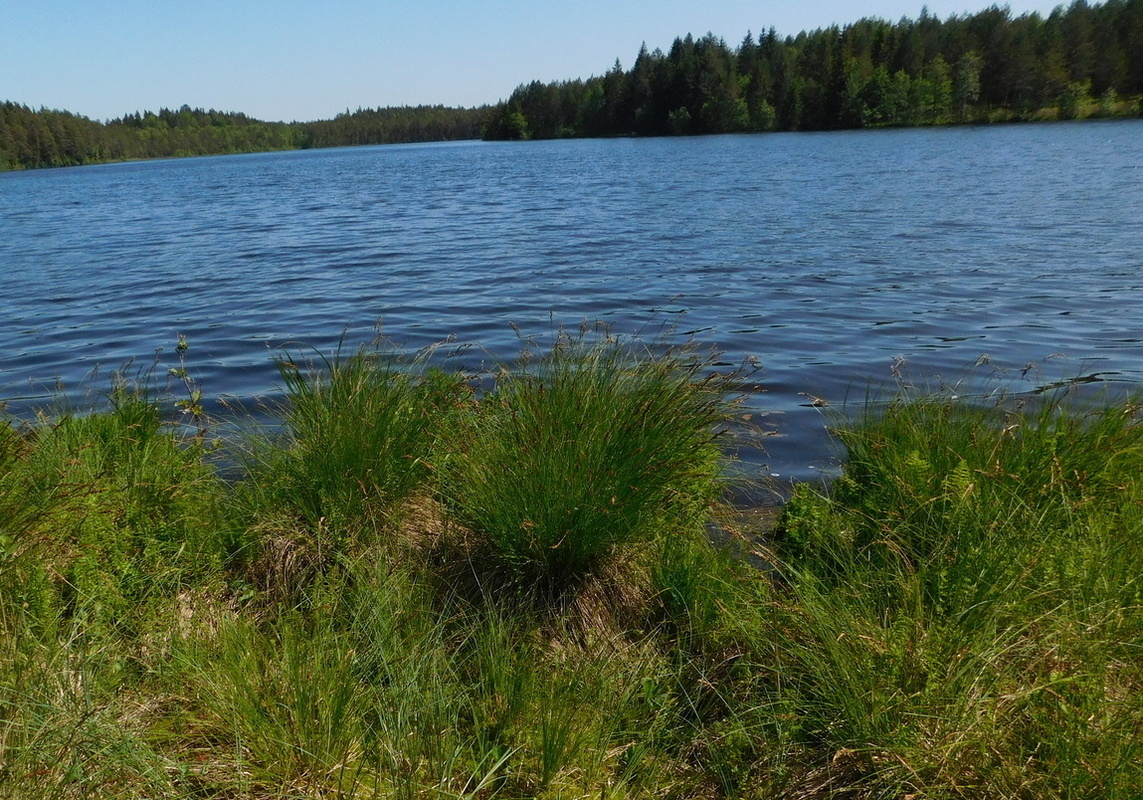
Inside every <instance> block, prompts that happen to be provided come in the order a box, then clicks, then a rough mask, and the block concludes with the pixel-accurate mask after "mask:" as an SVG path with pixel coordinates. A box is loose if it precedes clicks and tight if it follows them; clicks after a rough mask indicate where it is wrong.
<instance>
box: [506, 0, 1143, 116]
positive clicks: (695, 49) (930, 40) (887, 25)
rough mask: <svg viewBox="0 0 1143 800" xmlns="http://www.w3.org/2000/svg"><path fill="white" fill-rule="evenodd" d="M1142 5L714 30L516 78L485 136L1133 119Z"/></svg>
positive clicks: (1141, 52)
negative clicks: (794, 31)
mask: <svg viewBox="0 0 1143 800" xmlns="http://www.w3.org/2000/svg"><path fill="white" fill-rule="evenodd" d="M1140 95H1143V0H1107V2H1105V3H1102V4H1100V5H1089V4H1088V3H1087V2H1085V0H1074V2H1072V4H1071V5H1070V6H1068V7H1066V8H1064V7H1063V6H1061V7H1058V8H1057V9H1056V10H1055V11H1053V12H1052V13H1051V14H1050V15H1049V16H1048V17H1046V18H1045V17H1042V16H1040V15H1039V14H1036V13H1032V14H1024V15H1021V16H1019V17H1015V18H1014V17H1013V16H1012V14H1011V12H1010V11H1009V9H1008V8H1007V6H1005V7H999V6H995V5H994V6H991V7H990V8H987V9H985V10H983V11H981V12H979V13H976V14H971V15H968V14H966V15H960V16H952V17H950V18H949V19H947V20H944V21H942V20H940V19H938V18H937V17H934V16H932V15H931V14H929V12H928V11H927V10H922V12H921V15H920V18H919V19H916V20H912V19H908V18H902V19H901V20H900V21H899V22H896V23H892V22H887V21H885V20H881V19H871V18H867V19H862V20H860V21H858V22H855V23H853V24H851V25H847V26H845V27H844V28H842V27H838V26H832V27H829V28H822V29H819V30H815V31H812V32H802V33H800V34H798V35H797V36H787V37H784V38H783V37H781V36H779V35H778V34H777V32H776V31H774V29H773V28H771V29H769V30H767V31H764V32H762V33H761V34H760V35H759V36H758V37H757V38H755V37H754V36H753V35H752V34H749V33H748V34H747V35H746V37H745V38H744V39H743V40H742V42H741V43H740V44H739V45H738V46H737V47H732V46H730V45H728V44H727V43H726V41H725V40H723V39H722V38H719V37H717V36H715V35H714V34H711V33H708V34H706V35H705V36H702V37H701V38H697V39H696V38H694V37H692V36H691V35H690V34H688V35H687V36H685V37H682V38H677V39H675V41H674V43H673V44H672V45H671V47H670V49H669V51H668V52H666V53H664V52H663V51H661V50H654V51H652V52H648V51H647V47H646V45H644V46H643V47H642V48H640V50H639V52H638V54H637V55H636V57H635V61H634V64H633V65H632V67H631V69H629V70H624V69H623V67H622V66H621V64H620V63H619V62H618V61H617V62H616V63H615V65H614V66H613V67H612V68H611V69H609V70H608V71H607V72H606V73H604V74H603V75H602V76H598V77H592V78H588V79H586V80H569V81H562V82H555V83H547V84H545V83H541V82H539V81H533V82H532V83H529V84H525V85H521V86H520V87H519V88H517V89H516V91H514V92H513V93H512V95H511V96H510V97H509V98H508V100H507V101H505V102H503V103H501V104H499V105H498V106H496V107H495V108H493V109H492V111H491V113H490V114H489V118H488V121H487V124H486V126H485V130H484V135H485V137H486V138H489V139H520V138H554V137H563V136H617V135H632V134H633V135H665V134H703V133H732V132H738V131H770V130H787V131H795V130H831V129H839V128H862V127H874V126H885V125H932V124H945V123H955V122H977V121H990V120H1016V119H1060V118H1063V119H1066V118H1074V117H1077V116H1090V115H1097V114H1101V115H1108V116H1109V115H1113V114H1115V115H1123V114H1138V113H1140Z"/></svg>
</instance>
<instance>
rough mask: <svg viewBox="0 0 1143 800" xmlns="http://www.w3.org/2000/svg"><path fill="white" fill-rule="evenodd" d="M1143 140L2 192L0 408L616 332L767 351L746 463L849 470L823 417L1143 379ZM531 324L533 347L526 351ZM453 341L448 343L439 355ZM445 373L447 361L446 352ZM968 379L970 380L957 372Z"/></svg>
mask: <svg viewBox="0 0 1143 800" xmlns="http://www.w3.org/2000/svg"><path fill="white" fill-rule="evenodd" d="M1141 243H1143V120H1130V121H1114V122H1081V123H1059V124H1037V125H1022V126H1016V125H1012V126H994V127H957V128H940V129H925V130H918V129H914V130H885V131H858V132H842V133H821V134H809V133H800V134H763V135H741V136H723V137H700V138H668V139H611V140H574V141H553V142H500V143H484V142H461V143H449V144H434V145H400V146H379V147H365V148H348V149H337V150H314V151H303V152H289V153H270V154H257V155H243V156H223V157H213V158H195V159H183V160H167V161H152V162H138V163H129V164H113V165H101V166H92V167H81V168H71V169H62V170H48V171H39V172H26V173H7V174H0V268H2V270H3V275H4V292H3V296H2V297H0V399H6V400H7V401H8V404H9V409H10V411H12V412H15V413H17V414H21V415H26V414H27V413H29V412H30V410H31V409H32V408H33V407H35V406H37V405H43V404H44V403H45V402H47V401H48V400H49V399H50V398H51V397H52V396H54V395H59V394H62V395H63V396H64V397H66V398H68V399H70V400H73V401H77V402H79V401H82V400H83V399H84V398H85V397H90V396H91V395H92V394H93V393H97V392H99V391H102V390H105V389H106V388H107V385H108V377H107V376H108V374H109V373H110V372H111V371H112V370H114V369H116V368H119V367H121V366H122V365H123V363H124V362H126V361H128V360H130V359H133V360H134V366H133V367H132V369H136V370H137V369H140V368H144V367H146V366H148V365H150V364H151V363H152V362H153V361H155V359H156V350H157V349H158V348H163V351H162V352H161V353H160V354H159V355H158V356H157V358H158V360H159V364H160V368H161V369H160V372H159V373H158V374H160V375H162V374H164V373H165V371H166V367H167V366H170V365H171V364H173V363H175V354H174V344H175V342H176V337H177V335H179V334H182V335H184V336H186V337H187V339H188V340H189V342H190V346H191V349H190V350H189V352H188V353H187V365H188V366H189V368H190V369H191V371H192V373H193V374H194V375H195V376H196V377H197V378H198V379H199V380H200V381H201V383H202V387H203V390H204V392H205V393H206V395H207V396H208V397H211V398H214V399H218V398H228V397H229V398H236V399H238V400H249V399H251V398H256V397H265V396H269V397H273V396H274V394H275V392H276V385H277V373H276V370H275V368H274V365H273V362H272V357H273V355H274V354H275V353H278V352H280V348H282V347H285V346H290V347H293V348H294V349H295V350H298V349H301V348H316V349H317V350H318V351H326V352H328V351H329V350H331V349H332V348H334V347H336V346H337V343H338V341H339V340H340V339H341V338H342V337H344V339H345V341H346V343H347V344H346V346H347V347H353V346H355V345H356V344H357V343H360V342H364V341H367V340H369V339H370V338H371V337H372V336H373V335H374V327H375V325H376V324H378V323H380V327H381V331H382V332H383V334H384V335H385V336H386V337H388V338H389V339H390V340H392V341H393V342H396V343H399V344H401V345H404V346H405V347H408V348H411V349H416V348H420V347H424V346H427V345H431V344H434V343H438V342H442V341H445V340H451V341H452V342H454V344H455V345H465V344H469V345H472V346H471V347H468V348H463V347H462V348H461V349H460V352H458V353H453V355H452V357H451V360H450V362H449V363H454V364H459V365H461V366H464V367H465V368H470V369H474V368H478V367H480V366H481V365H484V366H488V365H491V364H494V363H495V362H496V361H498V360H503V359H511V358H513V357H514V356H515V355H516V354H517V353H519V351H520V349H521V347H522V346H523V345H524V340H523V339H522V338H521V336H522V337H524V339H534V340H535V341H536V343H537V345H538V346H540V347H542V346H544V344H545V343H550V342H551V340H552V337H553V336H554V334H555V332H556V331H557V330H558V329H559V328H560V327H561V326H565V327H570V328H573V329H574V328H577V327H578V326H579V325H580V324H581V323H583V322H585V321H586V322H594V321H597V320H598V321H602V322H604V323H607V324H608V325H609V326H610V327H611V329H612V331H614V332H616V333H619V334H624V335H632V334H638V335H641V336H642V337H644V338H646V339H655V338H656V337H658V336H660V335H667V334H666V332H667V331H670V332H671V333H670V334H669V336H671V337H673V338H674V340H680V339H683V338H686V337H688V336H694V337H697V339H698V340H699V341H701V342H702V343H703V344H704V345H705V346H710V347H714V348H716V349H717V350H718V351H719V352H721V354H722V357H721V360H722V361H724V362H726V363H728V364H735V365H737V364H740V363H743V362H744V361H747V360H756V361H757V363H758V364H759V365H760V367H761V369H760V370H758V371H757V372H755V373H754V374H753V375H751V376H749V378H748V379H746V380H745V381H744V383H743V389H744V390H745V391H747V392H748V394H747V396H746V400H745V402H746V407H745V408H744V410H743V413H744V414H751V415H752V422H753V423H757V425H758V427H759V432H760V433H763V434H766V435H765V436H764V437H762V440H761V443H762V444H763V445H764V447H765V451H764V452H763V453H760V454H757V455H753V456H750V455H748V456H747V460H748V461H750V462H751V463H757V464H759V465H761V466H763V467H765V468H766V469H768V470H769V471H770V472H772V473H775V474H777V475H779V476H781V477H782V478H794V479H801V480H805V479H812V478H814V477H815V476H817V475H820V474H823V473H828V472H830V470H831V469H833V467H834V466H835V465H836V461H837V458H838V452H837V450H836V448H835V447H834V446H833V445H832V443H831V441H830V439H829V437H828V435H827V433H826V429H825V425H826V423H827V422H828V420H829V418H828V412H829V409H828V408H827V409H823V408H821V407H820V406H815V405H814V403H815V399H816V398H821V399H822V400H823V401H826V402H828V403H830V406H831V407H832V408H837V407H838V406H839V404H842V403H844V402H845V401H846V400H847V399H848V400H849V401H850V402H851V403H859V402H861V401H863V400H864V398H865V397H866V396H867V395H868V394H869V393H870V392H871V391H875V390H876V391H882V392H885V391H890V390H892V388H893V387H894V385H895V383H896V381H897V378H896V377H895V375H896V374H901V375H903V376H904V377H905V378H906V379H908V380H911V381H912V382H914V383H916V384H918V385H924V386H928V387H938V386H941V385H948V384H954V385H957V386H959V387H961V389H963V391H964V392H966V393H968V392H982V391H989V390H992V389H995V388H996V387H997V386H998V385H1005V386H1007V387H1009V388H1011V389H1013V390H1032V389H1035V388H1036V387H1038V386H1044V385H1047V384H1050V383H1053V382H1055V381H1066V380H1071V379H1075V378H1081V379H1091V377H1092V376H1095V377H1096V378H1097V379H1099V380H1101V381H1107V382H1110V383H1105V384H1104V386H1111V387H1113V388H1114V387H1119V386H1130V385H1133V384H1135V383H1136V382H1138V381H1139V380H1140V379H1141V378H1143V346H1141V342H1143V302H1141V300H1140V298H1141V295H1140V288H1141V287H1143V247H1141ZM517 330H518V331H519V333H517ZM454 349H455V348H454V347H452V346H450V347H449V348H444V349H442V351H441V353H442V354H443V353H445V352H446V351H452V350H454ZM442 357H443V356H442ZM974 364H976V365H977V366H973V365H974Z"/></svg>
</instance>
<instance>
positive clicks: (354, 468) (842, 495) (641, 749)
mask: <svg viewBox="0 0 1143 800" xmlns="http://www.w3.org/2000/svg"><path fill="white" fill-rule="evenodd" d="M282 370H283V382H284V386H285V389H286V394H287V398H286V401H285V403H284V405H283V407H282V408H281V409H280V411H279V417H280V421H281V425H280V426H275V427H273V428H266V429H251V430H249V431H247V432H246V433H244V434H242V435H241V436H239V435H234V436H232V437H229V438H228V441H226V442H224V443H223V444H222V447H223V452H224V453H225V455H226V460H227V461H228V462H229V463H237V464H239V465H240V470H238V472H239V473H240V475H239V477H238V478H237V479H235V480H228V481H225V482H224V481H223V480H221V479H220V477H219V475H218V474H217V472H216V470H215V469H214V468H213V467H212V466H211V465H212V464H214V463H217V460H218V456H219V453H218V452H217V451H216V444H215V443H213V442H212V439H211V436H209V435H187V436H184V435H182V434H181V433H180V432H181V431H182V430H183V428H182V427H176V426H171V425H169V424H167V423H166V422H165V419H166V416H167V415H166V410H167V404H166V403H165V402H163V401H157V400H154V399H151V398H148V397H147V396H146V395H145V394H143V393H141V392H140V391H137V390H133V389H130V388H128V387H123V388H120V389H118V390H116V391H115V392H113V393H112V395H111V397H110V398H109V402H108V405H107V407H106V408H105V409H103V410H101V411H100V412H99V413H96V414H91V415H87V416H82V417H80V416H64V417H54V418H46V417H45V418H43V419H41V420H39V421H38V422H35V423H32V424H29V425H23V426H18V425H16V424H15V423H14V422H13V423H9V424H7V425H4V426H0V796H3V797H6V798H7V797H11V798H41V797H61V798H63V797H66V798H73V797H76V798H80V797H91V798H96V797H98V798H104V797H121V798H271V797H272V798H285V797H299V798H300V797H307V798H310V797H312V798H317V797H322V798H326V797H329V798H332V797H346V798H349V797H354V798H372V797H480V798H491V797H505V798H507V797H536V796H539V797H580V796H588V795H590V796H593V797H614V798H626V797H632V798H635V797H680V798H683V797H687V798H690V797H703V798H706V797H759V798H765V797H788V798H827V797H851V798H866V797H869V798H873V797H879V798H881V797H884V798H906V797H941V798H944V797H949V798H960V797H964V798H982V797H985V798H988V797H996V798H1001V797H1004V798H1010V797H1027V798H1052V797H1059V798H1063V797H1068V798H1074V797H1093V798H1095V797H1099V798H1131V797H1137V796H1138V787H1139V786H1140V785H1143V767H1141V766H1140V764H1141V763H1143V699H1141V698H1143V691H1141V689H1143V577H1141V570H1140V566H1139V565H1140V564H1141V563H1143V470H1141V469H1140V467H1141V466H1143V432H1141V430H1140V428H1139V426H1138V424H1137V414H1136V411H1137V409H1136V408H1134V407H1123V406H1122V405H1117V406H1115V407H1108V408H1106V409H1101V410H1097V411H1091V410H1074V411H1069V410H1068V409H1067V408H1066V407H1065V406H1064V404H1063V402H1062V398H1057V401H1047V402H1042V403H1038V404H1037V405H1036V406H1035V407H1030V406H1029V407H1021V406H1019V405H1018V404H1015V403H1002V404H999V405H995V406H990V407H987V408H981V407H974V406H969V405H963V404H958V403H955V402H953V401H945V400H939V399H901V400H899V401H897V402H895V403H893V404H891V405H890V406H889V407H888V409H887V410H886V409H882V410H881V411H880V412H879V413H878V414H876V415H874V414H872V413H870V414H869V415H867V416H864V417H859V418H855V419H851V420H849V421H847V422H845V423H843V424H841V425H840V426H839V429H838V436H839V437H840V439H841V441H842V442H843V443H844V445H845V447H846V449H847V452H848V460H847V462H846V466H845V471H844V475H843V476H842V477H841V478H840V479H839V480H838V481H837V482H836V484H835V486H834V487H833V489H832V490H831V492H830V493H829V494H828V495H827V494H825V493H823V492H821V491H818V490H814V489H812V488H810V487H807V486H801V487H798V488H797V489H796V491H795V493H794V497H793V499H792V500H791V502H790V503H789V505H788V506H787V508H786V510H785V513H784V515H783V518H782V521H781V524H780V526H779V529H778V531H777V532H776V534H775V538H774V541H773V542H772V547H770V548H768V549H767V551H766V552H765V553H763V554H762V555H763V556H764V557H765V558H766V560H767V561H768V562H769V563H770V564H772V565H773V569H772V570H771V571H765V572H764V571H760V570H759V569H757V568H756V567H752V566H750V565H748V564H747V563H746V562H745V560H743V559H741V558H737V557H731V556H730V555H729V554H728V553H727V552H725V551H724V550H722V549H719V548H716V547H715V546H713V545H711V544H710V541H711V537H710V535H709V528H710V526H711V525H718V524H721V525H726V524H729V523H726V522H725V520H726V519H729V518H730V517H729V515H727V514H725V513H723V512H724V511H725V510H724V509H721V508H720V499H721V498H722V497H723V496H724V494H725V490H726V486H725V480H726V479H725V477H724V476H725V475H727V474H728V472H729V470H728V466H729V465H727V464H726V463H724V457H723V455H722V450H721V448H720V440H719V436H718V430H719V429H720V426H721V425H723V424H724V423H725V422H726V421H727V419H728V417H729V415H730V414H731V411H732V408H731V407H730V406H729V405H728V403H727V401H726V394H725V390H726V388H727V387H726V383H725V381H724V380H722V379H720V378H719V377H717V376H712V375H711V374H710V370H709V368H708V366H707V364H706V363H705V362H703V361H702V360H701V359H695V358H693V357H692V356H691V355H690V354H687V353H679V352H675V353H667V354H660V355H652V354H651V353H649V352H646V351H641V350H636V349H633V348H630V347H623V346H620V345H617V344H615V343H613V342H608V341H605V340H585V339H564V340H562V341H561V342H560V344H559V345H557V347H556V348H555V349H554V350H553V351H552V352H550V353H548V354H546V355H545V356H543V357H541V358H536V359H532V360H530V361H527V362H524V363H521V364H518V365H515V366H513V367H509V368H505V369H504V370H502V371H501V373H500V375H499V376H498V377H497V379H496V382H495V386H494V387H492V388H490V389H488V390H487V391H485V392H483V393H480V394H477V393H475V392H474V391H473V390H472V389H471V388H470V387H469V385H468V384H467V383H466V382H465V381H464V380H463V379H462V378H461V377H460V376H456V375H451V374H446V373H443V372H440V371H437V370H434V369H432V368H431V367H430V366H428V365H426V364H421V363H417V362H415V361H414V362H412V363H410V362H408V361H407V360H399V359H391V358H384V357H381V356H378V355H376V354H370V353H362V354H358V355H355V356H352V357H346V358H333V359H330V360H329V361H325V362H322V361H319V363H318V365H317V366H316V367H310V366H308V365H305V364H300V363H296V362H288V361H284V362H283V363H282ZM195 391H197V389H196V390H195ZM184 407H185V403H184ZM192 427H193V426H192ZM192 433H194V432H193V431H192ZM720 520H722V522H720Z"/></svg>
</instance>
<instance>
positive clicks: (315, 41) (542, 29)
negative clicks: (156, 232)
mask: <svg viewBox="0 0 1143 800" xmlns="http://www.w3.org/2000/svg"><path fill="white" fill-rule="evenodd" d="M1057 4H1058V3H1055V2H1034V1H1032V0H1012V2H1010V3H1008V5H1009V7H1010V8H1011V10H1012V13H1013V15H1014V16H1018V15H1020V14H1023V13H1026V12H1030V11H1038V12H1040V13H1041V14H1045V15H1046V14H1048V13H1050V12H1051V10H1052V8H1054V7H1055V6H1056V5H1057ZM988 5H991V2H987V1H986V0H979V2H977V3H973V2H972V0H930V2H929V3H928V8H929V11H930V12H931V13H932V14H934V15H936V16H938V17H941V18H942V19H944V18H946V17H948V16H950V15H953V14H962V13H965V12H975V11H979V10H980V9H982V8H984V7H986V6H988ZM920 11H921V3H920V2H913V1H912V0H847V1H843V0H785V1H779V0H752V1H748V0H273V1H271V0H181V1H180V2H173V1H171V0H0V39H2V41H3V45H2V46H0V100H12V101H15V102H18V103H24V104H26V105H28V106H31V107H33V108H39V107H41V106H46V107H48V108H58V109H66V110H68V111H73V112H75V113H78V114H83V115H85V116H88V117H91V118H93V119H109V118H112V117H118V116H122V115H123V114H125V113H130V112H134V111H146V110H152V111H156V110H158V109H159V108H160V107H164V106H165V107H167V108H177V107H178V106H181V105H182V104H184V103H186V104H188V105H190V106H193V107H199V106H201V107H203V108H216V109H220V110H225V111H243V112H245V113H247V114H250V115H251V116H254V117H257V118H260V119H265V120H287V121H289V120H314V119H327V118H330V117H332V116H334V115H335V114H337V113H338V112H340V111H344V110H346V109H347V108H348V109H350V110H356V109H357V108H359V107H375V106H391V105H393V106H395V105H418V104H421V103H427V104H437V103H442V104H445V105H461V106H473V105H481V104H484V103H495V102H496V101H498V100H501V99H503V98H505V97H507V96H508V95H509V94H511V92H512V90H513V89H515V88H516V86H517V85H519V84H520V83H525V82H528V81H531V80H541V81H550V80H562V79H565V78H586V77H589V76H591V75H598V74H601V73H603V72H605V71H606V70H607V69H608V68H609V67H610V66H611V65H612V64H613V63H614V62H615V59H616V58H619V59H620V61H621V62H622V63H623V66H624V67H629V66H630V65H631V63H632V61H633V60H634V58H635V54H636V53H637V52H638V50H639V45H640V43H642V42H646V43H647V47H648V48H649V49H652V50H654V49H655V48H656V47H659V48H662V49H663V50H667V49H668V48H669V47H670V45H671V42H672V40H673V39H674V38H675V37H676V36H682V35H685V34H687V33H691V34H694V35H695V36H701V35H702V34H705V33H707V32H708V31H709V32H712V33H714V34H715V35H716V36H721V37H723V38H724V39H726V41H727V42H729V43H730V44H732V45H737V44H738V43H739V42H740V41H741V40H742V37H743V36H745V35H746V32H747V31H752V32H754V33H756V34H757V33H758V32H759V31H761V30H764V29H767V28H769V27H771V26H773V27H774V28H776V29H777V30H778V32H779V33H781V34H783V35H789V34H796V33H798V32H799V31H801V30H811V29H814V28H820V27H825V26H828V25H831V24H833V23H838V24H840V25H844V24H846V23H848V22H853V21H855V20H857V19H860V18H861V17H881V18H883V19H888V20H891V21H896V20H898V19H900V18H901V17H902V16H908V17H910V18H914V19H915V18H916V17H917V16H919V15H920Z"/></svg>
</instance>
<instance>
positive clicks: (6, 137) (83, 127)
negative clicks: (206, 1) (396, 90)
mask: <svg viewBox="0 0 1143 800" xmlns="http://www.w3.org/2000/svg"><path fill="white" fill-rule="evenodd" d="M486 115H487V109H484V108H473V109H464V108H446V107H445V106H417V107H404V108H378V109H358V110H357V111H355V112H349V111H346V112H345V113H344V114H339V115H338V116H337V117H335V118H334V119H331V120H322V121H318V122H305V123H300V122H289V123H286V122H262V121H261V120H256V119H252V118H250V117H248V116H246V115H245V114H239V113H231V112H223V111H215V110H214V109H211V110H209V111H204V110H203V109H201V108H190V107H189V106H185V105H184V106H183V107H182V108H180V109H178V110H175V111H172V110H170V109H166V108H164V109H160V110H159V112H158V113H157V114H156V113H152V112H149V111H148V112H146V113H139V112H136V113H133V114H126V115H124V116H122V117H120V118H119V119H114V120H110V121H109V122H106V123H101V122H96V121H93V120H90V119H88V118H87V117H82V116H78V115H76V114H72V113H69V112H67V111H52V110H48V109H40V110H38V111H34V110H32V109H31V108H28V107H27V106H25V105H18V104H16V103H12V102H5V103H0V169H26V168H33V167H62V166H73V165H78V164H93V163H100V162H104V161H123V160H128V159H137V158H168V157H173V156H197V155H218V154H223V153H251V152H259V151H264V150H289V149H297V148H308V147H334V146H338V145H362V144H390V143H397V142H426V141H445V140H452V139H476V138H479V136H480V132H481V125H482V123H483V121H484V118H485V116H486Z"/></svg>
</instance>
